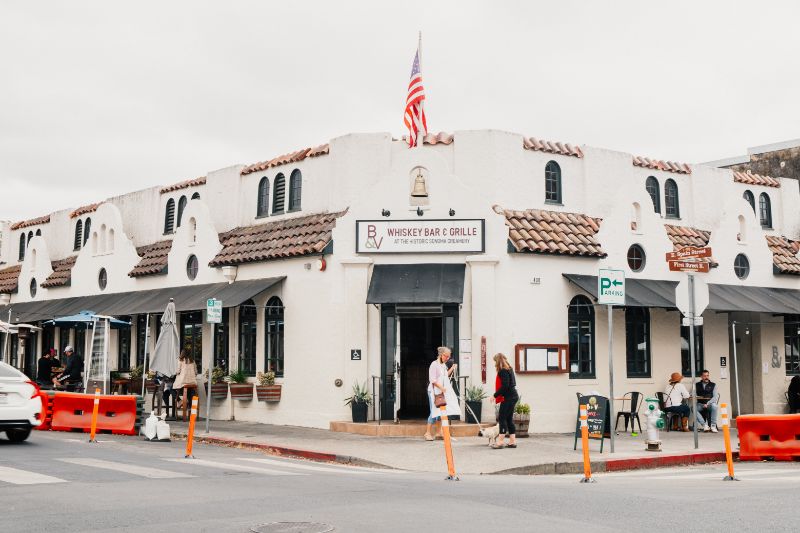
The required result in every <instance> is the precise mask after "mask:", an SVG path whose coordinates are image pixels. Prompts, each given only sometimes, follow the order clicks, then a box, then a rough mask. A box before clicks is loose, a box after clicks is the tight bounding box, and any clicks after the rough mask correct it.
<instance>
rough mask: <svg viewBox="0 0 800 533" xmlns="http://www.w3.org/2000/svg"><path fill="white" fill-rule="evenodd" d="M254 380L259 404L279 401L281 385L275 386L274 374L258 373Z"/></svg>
mask: <svg viewBox="0 0 800 533" xmlns="http://www.w3.org/2000/svg"><path fill="white" fill-rule="evenodd" d="M256 379H257V380H258V383H257V384H256V396H257V397H258V401H259V402H279V401H281V385H276V384H275V372H272V371H270V372H259V373H258V374H256Z"/></svg>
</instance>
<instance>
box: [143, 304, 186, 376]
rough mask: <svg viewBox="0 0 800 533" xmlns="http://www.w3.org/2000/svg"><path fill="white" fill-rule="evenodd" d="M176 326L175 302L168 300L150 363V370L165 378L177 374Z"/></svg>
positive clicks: (178, 341) (178, 343)
mask: <svg viewBox="0 0 800 533" xmlns="http://www.w3.org/2000/svg"><path fill="white" fill-rule="evenodd" d="M179 347H180V339H179V338H178V324H177V321H176V316H175V302H173V301H172V299H171V298H170V300H169V303H168V304H167V308H166V309H165V310H164V314H163V315H162V316H161V333H159V334H158V339H157V340H156V349H155V351H154V352H153V359H152V360H151V361H150V370H152V371H154V372H158V373H160V374H163V375H165V376H174V375H175V374H177V373H178V350H179Z"/></svg>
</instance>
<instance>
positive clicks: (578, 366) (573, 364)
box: [569, 318, 595, 379]
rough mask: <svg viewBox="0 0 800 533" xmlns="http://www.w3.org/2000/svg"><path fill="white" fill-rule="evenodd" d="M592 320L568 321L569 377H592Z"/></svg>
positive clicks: (593, 374) (593, 375)
mask: <svg viewBox="0 0 800 533" xmlns="http://www.w3.org/2000/svg"><path fill="white" fill-rule="evenodd" d="M593 340H594V334H593V332H592V320H590V319H588V318H587V319H580V320H570V321H569V377H570V378H577V379H594V377H595V373H594V350H593V346H592V344H593Z"/></svg>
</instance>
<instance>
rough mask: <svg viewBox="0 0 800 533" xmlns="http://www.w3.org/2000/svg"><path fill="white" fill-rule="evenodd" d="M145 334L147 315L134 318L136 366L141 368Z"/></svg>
mask: <svg viewBox="0 0 800 533" xmlns="http://www.w3.org/2000/svg"><path fill="white" fill-rule="evenodd" d="M146 332H147V315H138V316H137V317H136V366H142V365H143V364H144V349H145V336H146V335H147V333H146Z"/></svg>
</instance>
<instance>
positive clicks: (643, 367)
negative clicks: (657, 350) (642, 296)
mask: <svg viewBox="0 0 800 533" xmlns="http://www.w3.org/2000/svg"><path fill="white" fill-rule="evenodd" d="M625 361H626V365H627V368H628V377H629V378H649V377H650V312H649V311H648V310H647V308H646V307H626V308H625Z"/></svg>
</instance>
